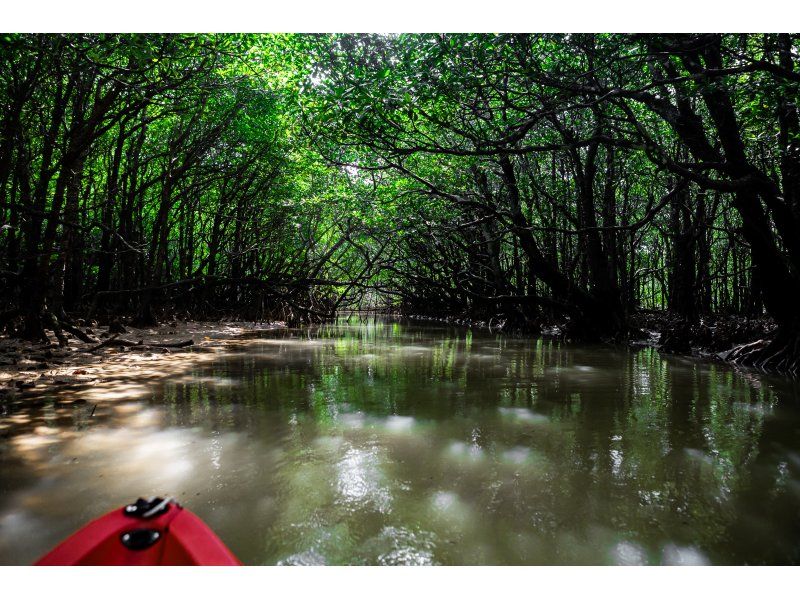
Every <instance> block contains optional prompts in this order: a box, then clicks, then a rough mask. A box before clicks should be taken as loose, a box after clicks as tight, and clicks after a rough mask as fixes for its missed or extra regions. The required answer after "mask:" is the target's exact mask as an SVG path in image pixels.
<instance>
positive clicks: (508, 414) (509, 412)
mask: <svg viewBox="0 0 800 598" xmlns="http://www.w3.org/2000/svg"><path fill="white" fill-rule="evenodd" d="M497 410H498V411H499V412H500V415H502V416H503V417H505V418H508V419H509V420H511V421H514V422H520V423H528V424H546V423H548V422H549V421H550V418H548V417H547V416H546V415H542V414H541V413H535V412H533V411H531V410H530V409H526V408H524V407H498V409H497Z"/></svg>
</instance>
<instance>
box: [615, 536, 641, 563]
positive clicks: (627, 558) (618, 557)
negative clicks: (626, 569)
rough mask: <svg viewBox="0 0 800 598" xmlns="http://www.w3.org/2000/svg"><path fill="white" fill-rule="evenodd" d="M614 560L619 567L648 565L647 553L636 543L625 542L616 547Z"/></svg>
mask: <svg viewBox="0 0 800 598" xmlns="http://www.w3.org/2000/svg"><path fill="white" fill-rule="evenodd" d="M611 553H612V558H613V561H614V563H615V564H617V565H646V564H647V551H646V550H645V549H644V548H643V547H641V546H640V545H639V544H637V543H635V542H629V541H627V540H624V541H622V542H619V543H618V544H616V545H615V546H614V548H613V549H612V551H611Z"/></svg>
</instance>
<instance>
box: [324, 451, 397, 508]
mask: <svg viewBox="0 0 800 598" xmlns="http://www.w3.org/2000/svg"><path fill="white" fill-rule="evenodd" d="M337 490H338V493H339V500H340V502H343V503H345V504H347V505H349V506H351V507H367V508H372V509H374V510H376V511H378V512H380V513H388V512H389V511H391V506H392V495H391V493H390V492H389V489H388V488H387V486H386V479H385V476H384V475H383V472H382V471H381V468H380V455H379V454H378V451H377V449H376V448H374V447H373V448H369V449H362V448H355V447H353V448H350V449H349V450H348V451H347V453H345V456H344V458H342V460H341V461H339V463H338V464H337Z"/></svg>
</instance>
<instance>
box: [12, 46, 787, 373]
mask: <svg viewBox="0 0 800 598" xmlns="http://www.w3.org/2000/svg"><path fill="white" fill-rule="evenodd" d="M798 39H800V38H799V37H798V36H797V35H793V34H747V35H745V34H691V35H618V34H613V35H612V34H608V35H601V34H592V35H589V34H580V35H568V34H558V35H556V34H547V35H520V34H513V35H512V34H497V35H489V34H458V35H439V34H430V35H416V34H414V35H412V34H403V35H300V34H296V35H99V34H98V35H94V34H85V35H84V34H80V35H5V36H3V38H2V42H0V60H2V67H1V68H0V77H1V78H2V81H1V82H0V102H2V104H3V110H2V117H0V118H1V119H2V121H1V122H0V226H2V232H1V233H0V259H2V267H1V268H2V272H1V273H0V276H2V279H3V286H2V291H1V292H0V295H1V296H0V300H1V301H2V302H3V303H5V304H6V307H7V310H8V311H7V312H6V313H5V315H4V320H5V321H6V322H8V323H9V325H11V326H14V324H13V317H14V316H16V315H17V314H20V313H21V314H22V315H23V316H24V322H23V323H22V324H20V328H19V332H20V333H22V334H25V335H27V336H40V335H41V334H42V329H43V328H44V327H47V326H51V327H55V328H59V327H60V326H67V327H69V328H71V327H72V324H71V322H72V319H71V318H72V317H74V315H76V314H79V315H84V316H85V315H87V314H91V315H93V316H95V317H101V316H109V317H110V316H111V315H114V314H121V313H126V312H129V313H130V314H132V315H135V316H136V319H137V320H138V321H140V322H152V321H154V320H155V319H156V317H157V316H158V314H159V313H163V312H165V311H170V310H172V311H174V310H181V311H184V312H186V313H187V315H190V316H195V317H199V316H213V315H221V314H226V315H231V314H236V315H239V316H247V317H281V318H284V319H290V320H301V319H306V320H307V319H315V318H322V317H325V316H327V315H330V314H331V313H332V312H333V311H334V310H336V309H337V308H344V307H347V308H354V307H366V306H391V307H393V308H395V309H401V310H403V311H405V312H407V313H408V312H414V313H421V314H427V315H456V316H459V317H463V318H468V319H478V320H493V321H504V322H506V323H508V324H509V325H513V326H515V327H521V328H528V329H536V328H538V327H539V326H541V325H542V324H543V323H550V322H556V323H560V324H562V325H564V327H565V330H569V332H570V334H572V335H574V336H586V337H593V338H597V337H601V338H617V339H621V338H626V337H627V336H628V335H629V334H630V332H631V326H630V321H631V315H632V314H633V313H635V312H636V311H637V310H639V309H642V308H645V309H662V308H667V309H670V310H672V311H673V312H675V313H676V314H678V315H679V316H680V317H681V318H684V319H685V321H686V322H688V323H690V324H692V323H696V322H698V321H700V319H702V318H706V317H708V316H710V315H713V314H741V315H748V316H761V315H763V314H767V315H769V316H771V317H772V318H774V319H775V321H776V322H777V324H778V325H779V328H780V332H779V334H778V336H777V337H776V339H775V340H774V341H773V343H772V344H771V345H770V347H769V348H768V349H766V350H764V351H761V352H760V353H759V354H758V358H757V359H758V360H759V361H760V362H762V363H767V362H770V363H772V364H773V365H779V366H780V367H784V368H787V369H791V368H792V367H796V364H797V361H798V355H800V349H799V348H798V338H800V337H798V330H800V323H799V322H798V313H797V308H796V305H797V301H798V297H799V296H800V141H799V140H798V135H799V134H800V133H798V131H800V128H799V125H798V110H797V100H798V97H800V94H798V85H800V69H799V68H798V61H799V60H800V56H799V53H800V51H799V50H798Z"/></svg>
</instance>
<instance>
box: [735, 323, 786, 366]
mask: <svg viewBox="0 0 800 598" xmlns="http://www.w3.org/2000/svg"><path fill="white" fill-rule="evenodd" d="M726 359H727V360H728V361H730V362H732V363H736V364H739V365H746V366H750V367H755V368H758V369H760V370H764V371H771V372H781V373H786V374H790V375H792V376H797V375H800V330H798V329H797V327H794V326H793V327H790V328H784V329H781V330H779V331H778V333H777V334H776V335H775V337H774V338H772V339H761V340H758V341H755V342H753V343H748V344H746V345H741V346H739V347H736V348H735V349H733V350H732V351H730V352H729V353H728V354H727V356H726Z"/></svg>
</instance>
